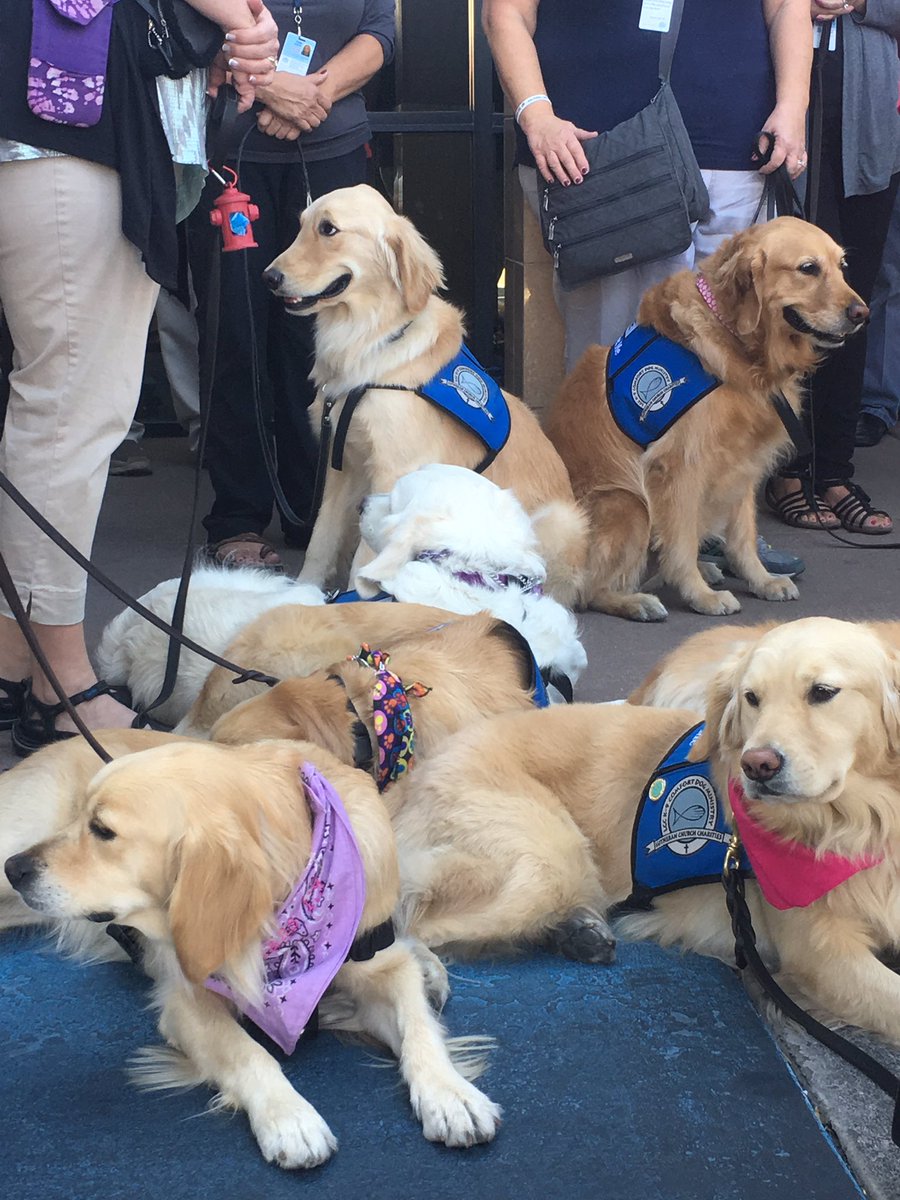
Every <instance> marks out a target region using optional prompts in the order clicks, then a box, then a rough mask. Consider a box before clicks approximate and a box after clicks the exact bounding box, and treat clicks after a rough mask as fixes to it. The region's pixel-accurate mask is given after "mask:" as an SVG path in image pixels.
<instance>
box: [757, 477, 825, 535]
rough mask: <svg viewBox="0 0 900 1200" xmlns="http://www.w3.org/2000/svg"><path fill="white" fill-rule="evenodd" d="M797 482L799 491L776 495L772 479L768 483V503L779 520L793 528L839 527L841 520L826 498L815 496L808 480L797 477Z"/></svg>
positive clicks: (766, 496)
mask: <svg viewBox="0 0 900 1200" xmlns="http://www.w3.org/2000/svg"><path fill="white" fill-rule="evenodd" d="M788 478H791V479H794V478H796V477H795V476H790V477H788ZM797 483H799V485H800V486H799V488H798V489H797V491H790V492H785V494H784V495H783V496H776V494H775V485H774V483H773V481H772V480H771V479H770V480H769V481H768V483H767V484H766V488H765V492H764V495H765V500H766V504H767V505H768V507H769V508H770V509H771V510H772V512H773V513H774V514H775V516H776V517H778V519H779V521H781V522H782V524H784V525H789V526H790V527H791V529H837V527H838V526H839V525H840V523H841V522H840V520H839V519H838V517H836V516H835V514H834V513H833V512H832V510H831V508H830V507H829V506H828V505H827V504H826V503H825V501H824V500H820V499H819V498H818V496H814V494H813V492H812V490H811V489H810V487H809V483H808V481H807V480H806V479H797ZM829 518H831V519H829Z"/></svg>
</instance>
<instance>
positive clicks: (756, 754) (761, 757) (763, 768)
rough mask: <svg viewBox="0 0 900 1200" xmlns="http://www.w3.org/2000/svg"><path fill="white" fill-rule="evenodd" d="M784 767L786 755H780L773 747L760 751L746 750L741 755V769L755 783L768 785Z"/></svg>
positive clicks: (764, 747) (762, 748)
mask: <svg viewBox="0 0 900 1200" xmlns="http://www.w3.org/2000/svg"><path fill="white" fill-rule="evenodd" d="M783 766H784V755H783V754H779V752H778V751H777V750H774V749H773V748H772V747H771V746H762V747H761V748H760V749H758V750H746V751H745V752H744V753H743V754H742V755H741V768H742V769H743V772H744V774H745V775H746V776H747V778H748V779H752V780H753V781H754V783H768V782H769V780H770V779H774V778H775V776H776V775H777V774H778V772H779V771H780V770H781V768H782V767H783Z"/></svg>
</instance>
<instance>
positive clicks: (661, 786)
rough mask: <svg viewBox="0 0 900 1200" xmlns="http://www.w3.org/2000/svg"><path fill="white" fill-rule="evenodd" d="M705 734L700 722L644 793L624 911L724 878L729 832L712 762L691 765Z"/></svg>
mask: <svg viewBox="0 0 900 1200" xmlns="http://www.w3.org/2000/svg"><path fill="white" fill-rule="evenodd" d="M703 729H704V723H703V722H702V721H701V722H700V724H699V725H694V726H693V728H692V729H689V730H688V731H687V733H685V734H683V735H682V736H681V737H680V738H679V739H678V741H677V742H676V743H675V745H674V746H673V747H672V749H671V750H669V752H668V753H667V754H666V756H665V758H663V760H662V762H661V763H660V764H659V766H658V767H657V768H656V770H655V771H654V772H653V774H652V775H651V776H650V779H649V780H648V782H647V784H646V786H645V788H644V791H643V793H642V795H641V802H640V804H639V806H638V810H637V814H636V816H635V819H634V829H633V831H632V836H631V878H632V892H631V895H630V896H629V898H628V899H627V900H626V901H625V902H624V903H623V904H621V905H619V906H618V907H619V908H620V910H622V909H632V910H633V909H642V908H649V907H650V902H651V901H652V899H653V897H654V896H660V895H663V894H664V893H665V892H674V891H677V890H678V889H679V888H683V887H692V886H693V885H695V884H698V883H717V882H718V881H719V880H720V879H721V877H722V866H723V864H724V862H725V851H726V850H727V849H728V843H729V842H730V841H731V830H730V829H729V827H728V825H727V824H726V822H725V817H724V813H723V811H722V802H721V800H720V799H719V795H718V792H717V791H716V789H715V787H714V786H713V782H712V778H711V776H710V768H709V762H708V761H705V760H704V761H703V762H688V753H689V752H690V750H691V748H692V746H693V745H694V743H695V742H696V741H697V739H698V738H699V737H700V734H701V733H702V732H703ZM741 869H742V870H746V857H745V855H744V852H743V850H742V851H741Z"/></svg>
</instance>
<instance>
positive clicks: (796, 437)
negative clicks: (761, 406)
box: [772, 392, 812, 458]
mask: <svg viewBox="0 0 900 1200" xmlns="http://www.w3.org/2000/svg"><path fill="white" fill-rule="evenodd" d="M772 407H773V408H774V409H775V412H776V413H777V414H778V419H779V420H780V421H781V423H782V425H783V426H784V428H785V432H786V433H787V435H788V437H789V438H790V439H791V441H792V442H793V443H794V449H795V450H796V451H797V454H798V456H799V457H800V458H806V457H808V456H809V455H810V454H812V443H811V442H810V440H809V436H808V434H807V432H806V430H805V429H804V427H803V422H802V421H801V420H800V418H799V417H798V416H797V414H796V413H795V412H794V410H793V409H792V408H791V406H790V404H788V402H787V400H786V399H785V397H784V394H783V393H782V392H776V393H775V395H774V396H773V397H772Z"/></svg>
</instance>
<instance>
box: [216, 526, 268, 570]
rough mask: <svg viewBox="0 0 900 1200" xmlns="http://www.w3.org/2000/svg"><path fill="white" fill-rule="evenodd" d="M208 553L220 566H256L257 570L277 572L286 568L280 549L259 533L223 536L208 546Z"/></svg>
mask: <svg viewBox="0 0 900 1200" xmlns="http://www.w3.org/2000/svg"><path fill="white" fill-rule="evenodd" d="M248 547H253V548H252V549H249V548H248ZM206 553H207V555H208V556H209V558H210V560H211V561H212V562H214V563H215V564H216V566H219V567H229V568H234V569H237V568H239V567H256V569H257V570H262V571H272V572H274V573H275V574H280V573H281V572H282V571H283V570H284V564H283V563H282V561H281V558H280V556H279V554H278V551H277V550H276V549H275V547H274V546H271V545H270V544H269V543H268V542H267V541H266V539H265V538H263V537H260V536H259V534H258V533H236V534H234V535H233V536H232V537H227V538H222V540H221V541H220V542H213V543H212V544H211V545H209V546H207V547H206Z"/></svg>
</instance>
